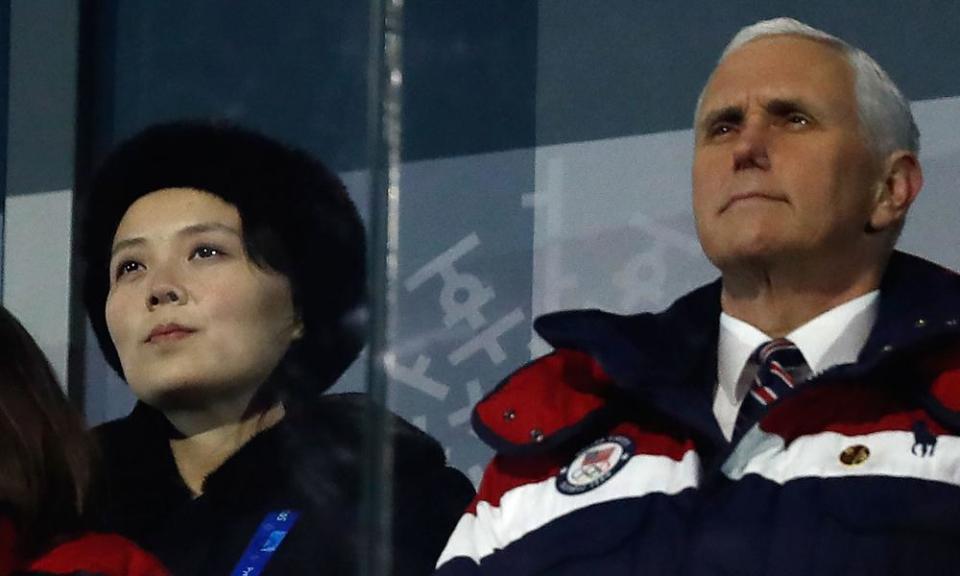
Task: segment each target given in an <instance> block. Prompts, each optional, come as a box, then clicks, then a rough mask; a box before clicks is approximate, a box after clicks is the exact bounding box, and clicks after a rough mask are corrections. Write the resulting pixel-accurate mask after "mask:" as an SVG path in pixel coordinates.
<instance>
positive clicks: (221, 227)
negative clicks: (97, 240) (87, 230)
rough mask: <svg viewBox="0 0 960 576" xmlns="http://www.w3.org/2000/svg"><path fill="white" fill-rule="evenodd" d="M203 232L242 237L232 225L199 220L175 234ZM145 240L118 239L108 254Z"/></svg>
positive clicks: (193, 234)
mask: <svg viewBox="0 0 960 576" xmlns="http://www.w3.org/2000/svg"><path fill="white" fill-rule="evenodd" d="M205 232H225V233H227V234H232V235H234V236H236V237H237V238H242V236H243V235H242V234H240V231H239V230H237V229H236V228H234V227H233V226H228V225H226V224H221V223H219V222H201V223H198V224H191V225H189V226H186V227H184V228H181V229H180V230H178V231H177V236H196V235H197V234H203V233H205ZM146 242H147V240H146V238H143V237H140V236H136V237H134V238H124V239H123V240H118V241H117V242H116V243H114V245H113V248H112V249H111V250H110V256H111V257H113V256H114V255H116V253H117V252H120V251H121V250H124V249H126V248H131V247H133V246H141V245H143V244H146Z"/></svg>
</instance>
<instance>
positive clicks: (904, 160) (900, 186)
mask: <svg viewBox="0 0 960 576" xmlns="http://www.w3.org/2000/svg"><path fill="white" fill-rule="evenodd" d="M883 170H884V171H883V175H884V177H883V179H882V180H881V181H880V182H878V183H877V189H876V195H875V196H874V199H873V211H872V212H871V213H870V223H869V228H870V229H872V230H875V231H880V230H885V229H887V228H889V227H890V226H896V225H898V224H899V223H900V222H903V219H904V218H905V217H906V215H907V210H909V209H910V205H911V204H912V203H913V200H914V198H916V197H917V194H918V193H919V192H920V188H921V187H922V186H923V170H922V169H921V168H920V161H919V160H917V155H916V154H914V153H913V152H908V151H906V150H898V151H896V152H894V153H892V154H890V156H889V157H887V160H886V162H884V166H883Z"/></svg>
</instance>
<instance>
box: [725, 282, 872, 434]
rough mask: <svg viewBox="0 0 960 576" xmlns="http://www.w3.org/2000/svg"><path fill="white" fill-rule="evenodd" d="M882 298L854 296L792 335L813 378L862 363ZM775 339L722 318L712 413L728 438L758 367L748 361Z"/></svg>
mask: <svg viewBox="0 0 960 576" xmlns="http://www.w3.org/2000/svg"><path fill="white" fill-rule="evenodd" d="M879 296H880V291H879V290H874V291H873V292H870V293H867V294H864V295H863V296H860V297H858V298H854V299H853V300H850V301H849V302H845V303H843V304H841V305H840V306H837V307H835V308H832V309H830V310H828V311H826V312H824V313H823V314H820V315H819V316H817V317H816V318H814V319H812V320H810V321H809V322H807V323H806V324H804V325H803V326H800V327H799V328H797V329H795V330H794V331H792V332H790V333H789V334H787V336H786V338H787V339H789V340H790V341H792V342H793V343H794V344H796V346H797V348H799V349H800V352H802V353H803V357H804V358H805V359H806V360H807V364H808V365H809V366H810V369H811V371H812V372H813V374H817V373H819V372H823V371H824V370H826V369H827V368H830V367H831V366H836V365H838V364H848V363H850V362H854V361H855V360H856V359H857V356H858V355H859V354H860V349H861V348H863V345H864V344H865V343H866V342H867V337H868V336H869V335H870V330H871V329H872V328H873V324H874V321H875V320H876V317H877V307H878V304H879ZM771 339H772V338H771V337H770V336H767V335H766V334H764V333H763V332H761V331H760V330H758V329H757V328H755V327H754V326H752V325H750V324H747V323H746V322H744V321H742V320H738V319H737V318H734V317H733V316H730V315H729V314H727V313H725V312H724V313H721V314H720V338H719V341H718V343H717V391H716V394H715V396H714V402H713V412H714V414H715V415H716V416H717V421H718V423H719V424H720V429H721V430H723V433H724V434H725V435H726V436H727V438H730V437H731V436H732V434H733V427H734V425H735V424H736V421H737V413H738V412H739V410H740V403H741V402H743V398H744V397H745V396H746V395H747V392H748V391H749V389H750V384H751V383H752V381H753V376H754V373H753V372H754V370H755V368H752V367H750V366H747V360H749V359H750V354H752V353H753V351H754V350H755V349H756V348H757V346H760V345H761V344H763V343H764V342H767V341H768V340H771ZM745 367H746V368H747V370H745V369H744V368H745Z"/></svg>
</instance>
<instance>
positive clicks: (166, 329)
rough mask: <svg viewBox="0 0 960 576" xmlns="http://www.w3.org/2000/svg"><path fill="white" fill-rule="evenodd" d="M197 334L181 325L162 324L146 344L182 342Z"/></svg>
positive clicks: (149, 336) (154, 330)
mask: <svg viewBox="0 0 960 576" xmlns="http://www.w3.org/2000/svg"><path fill="white" fill-rule="evenodd" d="M194 332H196V330H194V329H193V328H188V327H186V326H181V325H179V324H161V325H159V326H156V327H155V328H154V329H153V330H151V331H150V334H149V335H148V336H147V339H146V340H145V342H147V343H151V344H152V343H157V342H172V341H176V340H182V339H184V338H186V337H188V336H190V335H191V334H193V333H194Z"/></svg>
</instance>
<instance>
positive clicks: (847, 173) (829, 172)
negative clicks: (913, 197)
mask: <svg viewBox="0 0 960 576" xmlns="http://www.w3.org/2000/svg"><path fill="white" fill-rule="evenodd" d="M695 132H696V144H695V150H694V160H693V210H694V215H695V216H696V221H697V231H698V234H699V236H700V242H701V244H702V245H703V249H704V252H705V253H706V254H707V257H708V258H710V260H711V261H712V262H713V263H714V264H715V265H716V266H717V267H718V268H720V270H721V271H725V270H728V269H730V268H732V267H737V266H741V265H745V264H746V265H749V264H753V263H760V264H763V263H777V262H780V263H783V262H790V261H793V260H796V259H810V258H817V257H822V258H824V259H825V260H827V261H831V260H832V261H836V258H835V256H836V254H837V253H838V251H839V252H843V253H850V254H856V253H857V250H856V248H857V245H858V243H861V242H863V241H864V240H865V237H866V234H865V229H866V228H867V225H868V222H869V219H870V213H871V211H872V210H873V205H874V201H875V200H874V198H875V196H876V192H877V190H878V186H879V184H880V182H879V181H878V180H879V175H880V173H881V172H880V163H879V162H878V161H877V159H876V157H875V155H874V154H873V153H872V152H871V151H870V150H869V148H868V146H867V144H866V141H865V139H864V137H863V136H862V133H861V130H860V121H859V118H858V116H857V102H856V96H855V93H854V76H853V71H852V70H851V69H850V67H849V65H848V64H847V62H846V60H845V59H844V58H843V56H842V54H841V53H840V52H839V51H838V50H836V49H834V48H832V47H830V46H828V45H826V44H822V43H819V42H816V41H813V40H810V39H805V38H800V37H795V36H775V37H769V38H762V39H758V40H754V41H753V42H750V43H748V44H746V45H744V46H743V47H741V48H740V49H738V50H737V51H735V52H733V53H732V54H730V55H729V56H727V58H725V59H724V60H723V61H722V62H721V63H720V65H719V66H718V67H717V69H716V70H715V71H714V74H713V76H712V77H711V79H710V81H709V83H708V84H707V88H706V90H705V92H704V98H703V102H702V105H701V108H700V112H699V114H698V117H697V119H696V126H695ZM851 258H852V257H851Z"/></svg>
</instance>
